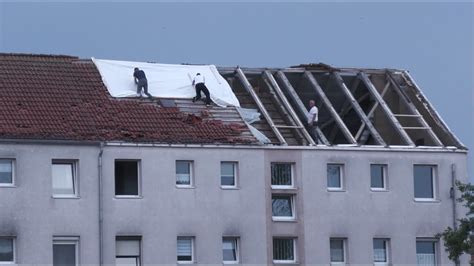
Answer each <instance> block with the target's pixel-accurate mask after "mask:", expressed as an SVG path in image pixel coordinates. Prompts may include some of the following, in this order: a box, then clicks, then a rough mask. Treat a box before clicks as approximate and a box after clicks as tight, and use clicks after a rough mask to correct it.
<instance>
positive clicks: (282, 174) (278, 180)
mask: <svg viewBox="0 0 474 266" xmlns="http://www.w3.org/2000/svg"><path fill="white" fill-rule="evenodd" d="M271 172H272V185H273V186H291V185H293V184H292V177H291V164H289V163H272V165H271Z"/></svg>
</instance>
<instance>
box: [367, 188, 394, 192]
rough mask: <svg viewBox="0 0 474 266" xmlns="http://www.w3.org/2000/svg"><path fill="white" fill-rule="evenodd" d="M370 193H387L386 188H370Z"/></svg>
mask: <svg viewBox="0 0 474 266" xmlns="http://www.w3.org/2000/svg"><path fill="white" fill-rule="evenodd" d="M370 191H371V192H389V190H388V189H386V188H370Z"/></svg>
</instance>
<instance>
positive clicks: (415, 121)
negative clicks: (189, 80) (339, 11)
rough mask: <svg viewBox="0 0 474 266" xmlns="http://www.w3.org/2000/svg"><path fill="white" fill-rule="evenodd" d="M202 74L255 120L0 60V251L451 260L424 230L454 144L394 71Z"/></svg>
mask: <svg viewBox="0 0 474 266" xmlns="http://www.w3.org/2000/svg"><path fill="white" fill-rule="evenodd" d="M218 69H219V72H220V74H221V75H222V76H223V77H224V78H225V79H226V80H227V81H228V83H229V84H230V85H231V87H232V90H233V91H234V93H235V95H236V96H237V97H238V99H239V101H240V104H241V106H242V107H246V108H255V109H257V110H258V111H259V112H260V113H261V119H260V120H259V121H256V122H254V123H252V124H251V126H249V124H248V123H247V122H244V120H243V115H242V114H241V113H239V111H238V110H237V109H236V108H235V107H228V108H219V107H212V108H210V109H206V108H205V107H204V104H203V103H192V102H191V100H190V99H189V100H186V99H154V100H149V99H143V98H141V99H138V98H113V97H111V96H110V95H109V94H108V92H107V88H106V87H105V85H104V84H103V82H102V80H101V76H100V74H99V72H98V71H97V68H96V67H95V65H94V63H93V62H92V61H91V60H82V59H79V58H76V57H72V56H49V55H24V54H1V55H0V101H1V104H0V139H1V145H0V158H1V159H0V182H1V184H0V186H1V187H0V203H1V208H0V263H10V264H18V265H21V264H53V262H54V265H74V264H76V265H114V264H116V263H117V264H127V265H139V264H140V265H141V264H143V265H159V264H167V265H171V264H176V263H194V264H202V265H206V264H222V263H238V264H242V265H250V264H255V265H268V264H273V263H274V264H280V263H281V264H301V265H319V264H321V265H322V264H325V265H328V264H334V265H343V264H377V265H388V264H393V265H401V264H407V265H408V264H410V265H415V264H418V265H434V264H436V265H444V264H453V262H451V261H449V260H448V256H447V254H446V252H445V251H444V247H443V243H442V242H441V241H440V240H438V239H436V238H435V234H437V233H439V232H441V231H443V230H444V229H445V228H446V227H448V226H451V227H452V226H454V225H455V220H456V219H457V218H460V217H462V216H463V215H464V213H465V211H464V210H463V208H462V206H460V205H459V203H456V202H455V201H454V197H456V191H455V190H453V189H452V187H453V182H454V180H455V179H458V180H461V181H467V165H466V157H467V150H466V148H465V147H464V146H463V144H462V143H461V142H460V141H459V140H458V139H457V138H456V137H455V136H454V135H453V133H452V132H451V131H450V130H449V129H448V127H447V126H446V124H445V123H444V122H443V120H442V119H441V118H440V117H439V115H438V114H437V113H436V111H435V109H434V108H433V107H432V105H431V104H430V103H429V102H428V100H427V99H426V97H425V96H424V95H423V94H422V92H421V91H420V89H419V88H418V87H417V85H416V84H415V82H414V80H413V79H412V78H411V77H410V75H409V74H408V72H406V71H402V70H394V69H354V68H341V69H336V68H333V67H330V66H327V65H324V64H311V65H300V66H297V67H291V68H284V69H271V68H268V69H267V68H265V69H258V68H226V67H221V68H218ZM310 99H314V100H316V105H317V106H318V108H319V121H318V125H319V126H318V129H317V132H316V135H317V136H315V137H314V138H313V137H311V134H310V132H308V131H309V130H308V128H307V127H306V126H305V125H306V122H305V121H306V112H307V103H308V101H309V100H310ZM254 129H257V130H258V131H259V132H260V133H263V134H264V135H265V136H266V137H267V138H268V139H269V141H270V142H265V141H264V143H262V141H261V138H260V137H255V136H258V132H257V133H255V132H256V130H254ZM252 132H253V133H252ZM467 261H468V258H467V257H466V258H463V260H462V262H463V263H467Z"/></svg>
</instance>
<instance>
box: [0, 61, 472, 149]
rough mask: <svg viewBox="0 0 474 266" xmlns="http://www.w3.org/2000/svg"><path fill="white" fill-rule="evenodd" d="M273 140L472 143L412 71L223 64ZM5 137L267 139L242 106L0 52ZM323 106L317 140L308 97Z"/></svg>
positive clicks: (85, 66) (86, 64)
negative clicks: (134, 87) (108, 83)
mask: <svg viewBox="0 0 474 266" xmlns="http://www.w3.org/2000/svg"><path fill="white" fill-rule="evenodd" d="M217 69H218V71H219V73H220V74H221V75H222V76H223V77H224V78H225V80H226V81H227V82H228V83H229V85H230V86H231V88H232V91H233V92H234V94H235V95H236V96H237V98H238V100H239V102H240V105H241V107H244V108H252V109H256V110H258V112H259V113H260V114H261V115H262V117H261V119H260V120H259V121H256V122H255V123H253V124H252V126H253V127H254V128H255V129H257V130H258V131H260V132H261V133H263V134H264V135H265V136H266V137H267V138H268V139H269V140H270V142H269V143H266V144H265V145H290V146H312V145H316V144H320V145H326V146H335V145H344V146H347V145H350V146H365V145H373V146H380V147H393V146H405V147H420V146H428V147H439V148H453V149H466V148H465V146H464V145H463V144H462V143H461V142H460V141H459V140H458V139H457V138H456V136H455V135H454V134H453V133H452V132H451V131H450V130H449V128H448V127H447V125H446V124H445V123H444V121H443V120H442V119H441V117H440V116H439V115H438V113H437V112H436V111H435V109H434V108H433V106H432V105H431V104H430V103H429V101H428V100H427V98H426V97H425V96H424V95H423V93H422V91H421V90H420V88H419V87H418V86H417V85H416V83H415V82H414V80H413V78H412V77H411V76H410V75H409V74H408V72H407V71H403V70H395V69H359V68H333V67H331V66H328V65H325V64H308V65H300V66H296V67H289V68H241V67H218V68H217ZM0 99H1V102H2V104H1V105H0V137H1V138H3V139H31V140H37V139H41V140H75V141H122V142H147V143H169V144H175V143H176V144H177V143H194V144H232V145H262V143H260V142H259V141H258V140H257V138H256V137H255V135H254V134H252V131H251V129H252V128H251V126H249V124H248V123H246V122H245V121H244V119H243V118H242V116H241V113H240V112H239V111H238V109H237V108H236V107H227V108H222V107H213V108H210V109H207V108H206V107H205V106H204V104H202V103H192V102H191V100H190V99H170V98H166V99H163V98H161V99H155V100H149V99H137V98H114V97H112V96H111V95H110V94H109V93H108V91H107V88H106V87H105V85H104V83H103V81H102V79H101V75H100V73H99V71H98V70H97V68H96V66H95V65H94V63H93V62H92V60H82V59H79V58H77V57H72V56H51V55H25V54H0ZM310 99H314V100H315V101H316V105H317V107H318V108H319V127H318V130H317V134H318V140H315V139H313V138H312V137H311V136H310V134H309V133H308V130H307V128H306V127H305V124H306V122H305V121H306V114H307V103H308V102H309V100H310Z"/></svg>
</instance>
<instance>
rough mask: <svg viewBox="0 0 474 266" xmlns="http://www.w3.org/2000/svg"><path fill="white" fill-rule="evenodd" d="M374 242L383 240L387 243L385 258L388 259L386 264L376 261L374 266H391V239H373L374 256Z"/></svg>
mask: <svg viewBox="0 0 474 266" xmlns="http://www.w3.org/2000/svg"><path fill="white" fill-rule="evenodd" d="M374 240H383V241H384V242H385V258H386V261H385V262H376V261H375V260H374V265H375V266H387V265H389V263H390V252H389V249H390V239H389V238H383V237H376V238H374V239H372V254H374V248H373V241H374Z"/></svg>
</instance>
